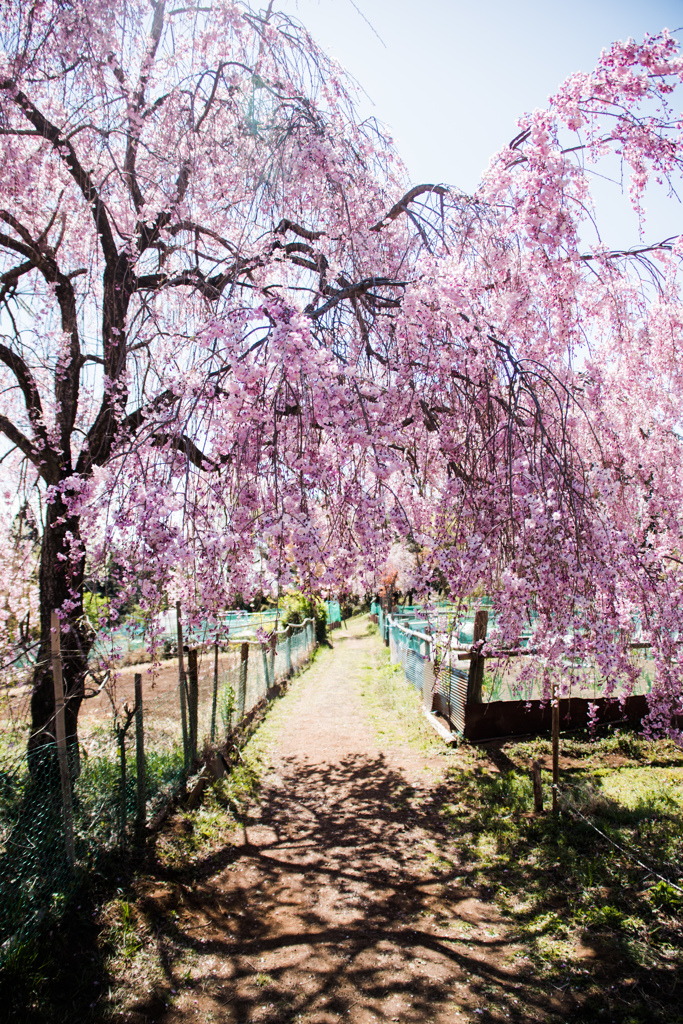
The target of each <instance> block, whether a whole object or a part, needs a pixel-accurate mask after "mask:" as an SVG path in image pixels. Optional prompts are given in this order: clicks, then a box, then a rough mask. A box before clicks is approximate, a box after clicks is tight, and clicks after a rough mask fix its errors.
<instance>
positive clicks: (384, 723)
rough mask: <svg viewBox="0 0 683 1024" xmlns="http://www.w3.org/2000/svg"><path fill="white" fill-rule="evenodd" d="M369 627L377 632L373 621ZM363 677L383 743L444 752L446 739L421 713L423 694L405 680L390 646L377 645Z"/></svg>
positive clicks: (365, 695)
mask: <svg viewBox="0 0 683 1024" xmlns="http://www.w3.org/2000/svg"><path fill="white" fill-rule="evenodd" d="M369 630H374V631H375V632H377V627H376V626H375V625H374V623H370V624H369ZM373 654H374V652H373ZM361 678H362V683H361V685H360V688H359V692H360V695H361V697H362V698H363V703H364V705H365V710H366V713H367V716H368V719H369V720H370V724H371V725H372V727H373V729H374V730H375V734H376V736H377V742H378V743H379V744H380V745H381V746H387V747H388V746H394V745H396V744H399V745H400V744H407V745H408V746H410V747H412V748H413V749H414V750H419V751H421V752H423V753H444V752H445V748H444V744H443V741H442V740H440V739H439V738H438V736H437V735H436V733H435V732H434V730H433V729H432V727H431V726H430V725H429V723H428V722H427V721H426V720H425V718H424V715H423V714H422V697H421V695H420V694H419V693H418V692H417V690H416V689H415V687H414V686H412V685H411V684H410V683H408V682H406V679H405V676H404V675H403V669H402V668H401V666H400V665H392V664H391V661H390V657H389V650H388V648H386V647H384V646H382V647H381V648H378V650H377V653H376V654H374V657H373V662H372V664H370V665H367V666H365V667H364V669H363V672H362V677H361Z"/></svg>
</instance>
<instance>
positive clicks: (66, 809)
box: [50, 612, 76, 867]
mask: <svg viewBox="0 0 683 1024" xmlns="http://www.w3.org/2000/svg"><path fill="white" fill-rule="evenodd" d="M51 626H52V632H51V634H50V643H51V646H52V683H53V686H54V694H55V733H56V738H57V759H58V761H59V777H60V781H61V784H62V812H63V816H64V846H65V847H66V859H67V860H68V862H69V865H70V867H73V866H74V864H75V863H76V854H75V851H74V819H73V806H72V803H71V776H70V773H69V763H68V760H67V753H66V728H65V724H64V680H63V678H62V649H61V633H62V626H61V622H60V621H59V616H58V615H57V612H52V615H51Z"/></svg>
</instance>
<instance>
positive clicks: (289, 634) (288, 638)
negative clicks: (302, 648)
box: [286, 626, 292, 677]
mask: <svg viewBox="0 0 683 1024" xmlns="http://www.w3.org/2000/svg"><path fill="white" fill-rule="evenodd" d="M286 642H287V677H289V676H291V674H292V627H291V626H287V632H286Z"/></svg>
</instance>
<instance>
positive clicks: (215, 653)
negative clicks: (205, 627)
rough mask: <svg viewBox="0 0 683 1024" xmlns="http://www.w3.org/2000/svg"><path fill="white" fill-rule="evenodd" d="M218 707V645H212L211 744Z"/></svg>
mask: <svg viewBox="0 0 683 1024" xmlns="http://www.w3.org/2000/svg"><path fill="white" fill-rule="evenodd" d="M217 706H218V644H214V645H213V697H212V700H211V742H212V743H215V741H216V708H217Z"/></svg>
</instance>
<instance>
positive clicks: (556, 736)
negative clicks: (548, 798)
mask: <svg viewBox="0 0 683 1024" xmlns="http://www.w3.org/2000/svg"><path fill="white" fill-rule="evenodd" d="M559 784H560V691H559V687H558V685H557V681H556V680H555V681H554V682H553V814H557V811H558V787H559Z"/></svg>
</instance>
